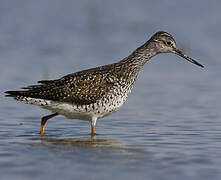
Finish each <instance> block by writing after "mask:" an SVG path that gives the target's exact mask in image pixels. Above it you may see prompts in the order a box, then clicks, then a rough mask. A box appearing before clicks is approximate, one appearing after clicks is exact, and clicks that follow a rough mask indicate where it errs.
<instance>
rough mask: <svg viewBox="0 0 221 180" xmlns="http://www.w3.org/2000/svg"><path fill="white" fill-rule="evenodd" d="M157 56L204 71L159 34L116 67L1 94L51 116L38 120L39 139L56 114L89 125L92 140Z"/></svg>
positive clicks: (170, 39)
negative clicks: (177, 59)
mask: <svg viewBox="0 0 221 180" xmlns="http://www.w3.org/2000/svg"><path fill="white" fill-rule="evenodd" d="M159 53H174V54H177V55H179V56H181V57H183V58H185V59H186V60H188V61H190V62H192V63H194V64H196V65H198V66H200V67H204V66H203V65H201V64H200V63H198V62H197V61H195V60H193V59H192V58H190V57H188V56H187V55H185V54H184V53H183V52H181V51H180V50H179V49H177V47H176V42H175V40H174V38H173V37H172V36H171V35H170V34H169V33H167V32H163V31H160V32H157V33H156V34H154V35H153V36H152V37H151V38H150V39H149V40H148V41H147V42H146V43H144V44H143V45H142V46H140V47H139V48H137V49H136V50H135V51H133V52H132V53H131V54H130V55H129V56H128V57H126V58H124V59H122V60H121V61H119V62H117V63H113V64H109V65H105V66H100V67H96V68H92V69H88V70H84V71H80V72H76V73H73V74H69V75H66V76H64V77H62V78H60V79H56V80H43V81H39V82H38V83H40V84H38V85H32V86H28V87H25V88H24V89H25V90H21V91H7V92H5V93H7V95H6V96H12V97H14V98H15V99H16V100H19V101H24V102H25V103H28V104H35V105H38V106H40V107H42V108H45V109H48V110H50V111H52V112H53V114H51V115H48V116H45V117H43V118H42V120H41V132H40V135H44V134H45V130H44V129H45V124H46V122H47V120H48V119H50V118H52V117H54V116H57V115H59V114H60V115H64V116H66V117H67V118H69V119H81V120H86V121H90V123H91V136H92V137H93V136H94V135H95V125H96V121H97V120H98V119H100V118H103V117H105V116H107V115H109V114H111V113H113V112H115V111H117V110H118V109H119V108H120V107H121V106H122V105H123V104H124V102H125V101H126V99H127V97H128V95H129V94H130V92H131V89H132V87H133V85H134V82H135V81H136V77H137V75H138V72H139V70H140V68H141V67H142V66H143V65H144V64H145V63H146V62H147V61H148V60H149V59H150V58H151V57H153V56H155V55H157V54H159Z"/></svg>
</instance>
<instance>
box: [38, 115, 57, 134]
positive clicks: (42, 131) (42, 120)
mask: <svg viewBox="0 0 221 180" xmlns="http://www.w3.org/2000/svg"><path fill="white" fill-rule="evenodd" d="M57 115H58V113H54V114H50V115H48V116H44V117H43V118H42V119H41V132H40V136H44V135H45V124H46V122H47V120H49V119H51V118H53V117H55V116H57Z"/></svg>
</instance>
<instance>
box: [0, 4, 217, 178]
mask: <svg viewBox="0 0 221 180" xmlns="http://www.w3.org/2000/svg"><path fill="white" fill-rule="evenodd" d="M220 6H221V3H220V1H213V2H209V1H208V2H202V1H199V0H198V1H194V2H192V1H190V0H189V1H185V2H179V4H178V3H176V1H163V2H159V3H158V2H155V1H139V3H138V2H135V1H134V2H127V1H120V2H119V1H108V2H105V3H102V2H101V1H93V3H91V2H90V1H84V2H81V3H80V2H75V1H65V2H64V1H62V2H61V1H57V0H53V1H52V0H51V1H50V0H47V1H28V2H27V1H22V0H21V1H19V2H17V1H14V2H13V3H12V2H10V1H0V25H1V28H0V61H1V66H0V76H1V81H0V89H1V92H4V91H6V90H12V89H18V88H20V87H24V86H26V85H29V84H35V83H36V82H37V81H38V80H40V79H48V78H50V79H54V78H59V77H61V76H63V75H65V74H68V73H71V72H75V71H79V70H82V69H86V68H90V67H95V66H98V65H103V64H108V63H112V62H116V61H117V60H119V59H122V58H123V57H125V56H127V55H128V54H129V53H130V52H131V51H133V50H134V49H135V48H137V46H139V45H141V44H142V43H144V42H145V41H146V40H147V39H148V37H150V36H151V35H152V34H153V33H154V32H156V31H158V30H166V31H168V32H170V33H171V34H173V35H174V36H175V39H177V44H178V46H179V47H181V48H182V49H183V50H184V51H185V52H186V53H187V54H189V55H190V56H191V57H193V58H196V59H197V60H198V61H199V62H200V63H202V64H203V65H205V68H204V69H201V68H199V67H197V66H195V65H193V64H190V63H189V62H187V61H185V60H183V59H182V58H180V57H177V56H175V55H169V54H164V55H163V54H162V55H158V56H156V57H154V58H153V59H152V60H151V61H150V62H148V63H147V64H146V65H145V66H144V67H143V69H142V70H141V72H140V74H139V77H138V80H137V82H136V84H135V87H134V89H133V91H132V94H131V95H130V97H129V98H128V101H127V102H126V104H125V105H124V106H123V107H122V109H121V110H120V111H118V112H116V113H114V114H112V115H111V116H108V117H106V118H104V119H102V120H99V121H98V123H97V126H96V133H97V135H96V138H95V139H94V140H91V139H90V125H89V123H88V122H84V121H79V120H68V119H66V118H65V117H62V116H58V117H55V118H53V119H52V120H49V121H48V123H47V126H46V134H47V135H46V136H45V137H40V136H39V135H38V133H39V131H40V118H41V117H42V116H44V115H47V114H48V113H50V112H48V111H46V110H43V109H40V108H38V107H35V106H32V105H26V104H23V103H19V102H16V101H14V100H13V99H11V98H5V97H4V94H3V93H2V95H1V96H0V98H1V103H0V113H1V116H0V174H1V179H22V180H23V179H30V178H31V179H49V178H50V179H52V178H53V179H61V178H65V179H79V178H80V179H127V180H129V179H135V178H136V179H170V180H171V179H179V180H182V179H185V180H186V179H194V180H195V179H217V180H218V179H220V178H221V169H220V167H221V152H220V149H221V142H220V139H221V111H220V109H221V91H220V89H221V81H220V77H221V72H220V66H221V62H220V58H219V57H220V48H221V46H220V44H219V42H220V41H221V36H220V28H221V25H220V24H219V23H217V22H218V20H219V19H220V18H221V13H220V10H219V8H218V7H220ZM187 27H188V28H187Z"/></svg>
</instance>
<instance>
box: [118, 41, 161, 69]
mask: <svg viewBox="0 0 221 180" xmlns="http://www.w3.org/2000/svg"><path fill="white" fill-rule="evenodd" d="M156 54H157V51H156V46H155V44H153V43H149V42H146V43H145V44H143V45H142V46H140V47H139V48H137V49H136V50H135V51H133V52H132V53H131V54H130V55H129V56H128V57H126V58H124V59H123V60H121V61H120V62H121V63H125V64H127V66H128V68H134V69H137V70H138V71H139V69H140V68H141V67H142V66H143V65H144V64H145V63H146V62H147V61H148V60H150V58H152V57H153V56H155V55H156Z"/></svg>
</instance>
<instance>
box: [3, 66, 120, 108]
mask: <svg viewBox="0 0 221 180" xmlns="http://www.w3.org/2000/svg"><path fill="white" fill-rule="evenodd" d="M98 69H99V70H98ZM116 82H117V78H116V77H115V76H114V75H113V74H112V73H110V69H109V70H106V68H105V67H98V68H94V69H90V70H85V71H81V72H77V73H73V74H69V75H67V76H64V77H63V78H61V79H58V80H45V81H39V83H41V84H39V85H33V86H28V87H25V88H24V89H26V90H25V91H8V92H6V93H7V94H9V95H8V96H13V97H16V96H25V97H32V98H41V99H46V100H53V101H60V102H69V103H75V104H91V103H94V102H96V101H97V100H99V99H101V98H102V97H103V96H105V94H107V93H108V92H110V91H112V90H113V88H114V84H115V83H116Z"/></svg>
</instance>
